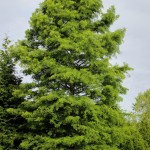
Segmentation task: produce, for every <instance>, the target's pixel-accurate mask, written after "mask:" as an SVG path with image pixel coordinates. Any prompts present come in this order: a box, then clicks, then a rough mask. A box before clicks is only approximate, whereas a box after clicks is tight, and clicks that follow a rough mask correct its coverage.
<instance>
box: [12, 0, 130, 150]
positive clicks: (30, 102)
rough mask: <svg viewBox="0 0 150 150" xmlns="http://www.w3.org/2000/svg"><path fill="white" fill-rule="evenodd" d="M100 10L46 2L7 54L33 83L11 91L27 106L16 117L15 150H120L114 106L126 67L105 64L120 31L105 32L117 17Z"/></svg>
mask: <svg viewBox="0 0 150 150" xmlns="http://www.w3.org/2000/svg"><path fill="white" fill-rule="evenodd" d="M102 8H103V6H102V1H101V0H45V1H44V2H43V3H41V4H40V7H39V8H38V9H36V11H35V12H34V13H33V15H32V17H31V20H30V29H28V30H27V31H26V38H25V39H24V40H23V41H20V42H18V44H17V45H16V46H15V47H14V48H13V49H12V51H11V52H12V54H13V55H14V58H15V59H16V60H18V61H19V62H20V64H21V65H22V67H23V69H24V71H23V72H24V74H25V75H30V76H31V77H32V79H33V82H32V83H26V84H22V85H21V86H20V90H16V91H15V94H16V95H17V96H18V97H20V98H25V99H26V101H25V102H23V103H22V105H21V106H20V109H19V111H18V112H19V114H20V115H22V117H24V118H25V119H26V121H27V123H26V133H25V134H24V140H22V141H21V142H20V146H19V148H20V149H35V150H36V149H43V150H46V149H86V150H88V149H89V150H91V149H102V150H106V149H107V150H109V149H111V150H113V149H119V145H120V143H121V142H123V140H124V139H123V136H122V134H123V131H122V129H123V128H122V126H123V122H124V120H123V115H122V112H121V111H120V109H119V107H118V102H119V101H120V100H121V98H120V94H125V92H126V88H125V87H123V86H122V81H123V79H124V78H125V73H126V72H127V71H128V70H129V67H128V66H127V65H123V66H119V65H112V64H111V63H110V60H111V58H112V57H113V56H115V55H116V54H117V53H119V45H120V44H121V43H122V40H123V37H124V32H125V30H124V29H118V30H116V31H114V32H111V31H110V26H111V25H112V24H113V23H114V21H115V20H116V19H117V18H118V16H117V15H116V14H115V8H114V7H111V8H110V9H108V10H107V12H106V13H103V12H102ZM12 111H14V110H12ZM16 112H17V111H16Z"/></svg>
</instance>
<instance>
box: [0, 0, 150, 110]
mask: <svg viewBox="0 0 150 150" xmlns="http://www.w3.org/2000/svg"><path fill="white" fill-rule="evenodd" d="M40 2H42V0H13V1H12V0H0V44H1V43H2V39H3V38H4V37H5V34H8V35H9V37H10V39H12V40H14V41H16V40H17V39H22V38H23V37H24V31H25V30H26V29H27V28H28V27H29V23H28V21H29V18H30V16H31V14H32V12H33V11H34V10H35V9H36V8H37V7H38V4H39V3H40ZM103 3H104V6H105V8H108V7H109V6H110V5H112V4H113V5H115V7H116V12H117V13H118V14H119V15H120V18H119V19H118V21H116V22H115V24H114V26H113V27H112V30H115V29H118V28H124V27H125V28H126V29H127V32H126V36H125V38H124V43H123V44H122V46H121V48H120V50H121V54H120V55H119V56H118V59H117V62H118V63H119V64H122V63H123V62H126V63H128V64H129V65H130V66H131V67H133V68H134V71H132V72H130V77H129V78H127V79H126V80H125V82H124V85H125V86H126V87H127V88H128V89H129V91H128V93H127V95H126V96H124V101H123V103H121V106H122V108H123V109H127V110H129V111H130V110H131V109H132V103H134V102H135V97H136V96H137V94H138V93H139V92H143V91H145V90H147V89H148V88H150V59H149V57H150V19H149V14H150V1H149V0H142V1H141V0H104V1H103Z"/></svg>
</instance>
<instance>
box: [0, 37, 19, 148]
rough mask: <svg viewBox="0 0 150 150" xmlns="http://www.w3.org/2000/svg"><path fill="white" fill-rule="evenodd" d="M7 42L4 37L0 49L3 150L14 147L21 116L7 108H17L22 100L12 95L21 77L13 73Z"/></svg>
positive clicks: (0, 109)
mask: <svg viewBox="0 0 150 150" xmlns="http://www.w3.org/2000/svg"><path fill="white" fill-rule="evenodd" d="M9 43H10V40H9V39H8V37H6V38H5V39H4V43H3V50H0V148H1V149H5V150H8V149H9V150H10V149H14V148H15V143H14V142H15V139H16V138H17V132H16V130H17V129H18V128H19V124H20V123H21V119H20V117H21V116H20V117H19V116H18V115H17V116H16V115H13V114H10V113H9V112H7V109H9V108H17V106H18V105H19V104H20V103H21V102H22V100H21V99H18V98H16V97H15V96H13V92H14V90H15V89H17V88H18V86H19V84H20V83H21V78H20V77H17V76H16V75H15V64H14V62H13V60H12V58H11V57H10V54H9V52H8V46H9Z"/></svg>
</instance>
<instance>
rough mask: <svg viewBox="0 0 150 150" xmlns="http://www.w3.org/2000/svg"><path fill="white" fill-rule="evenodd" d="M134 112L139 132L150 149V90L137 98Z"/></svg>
mask: <svg viewBox="0 0 150 150" xmlns="http://www.w3.org/2000/svg"><path fill="white" fill-rule="evenodd" d="M134 112H135V115H136V117H137V127H138V129H139V132H140V133H141V135H142V137H143V139H144V140H145V141H146V142H147V144H148V146H147V147H150V89H149V90H147V91H145V92H144V93H140V94H139V95H138V96H137V98H136V102H135V104H134Z"/></svg>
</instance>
